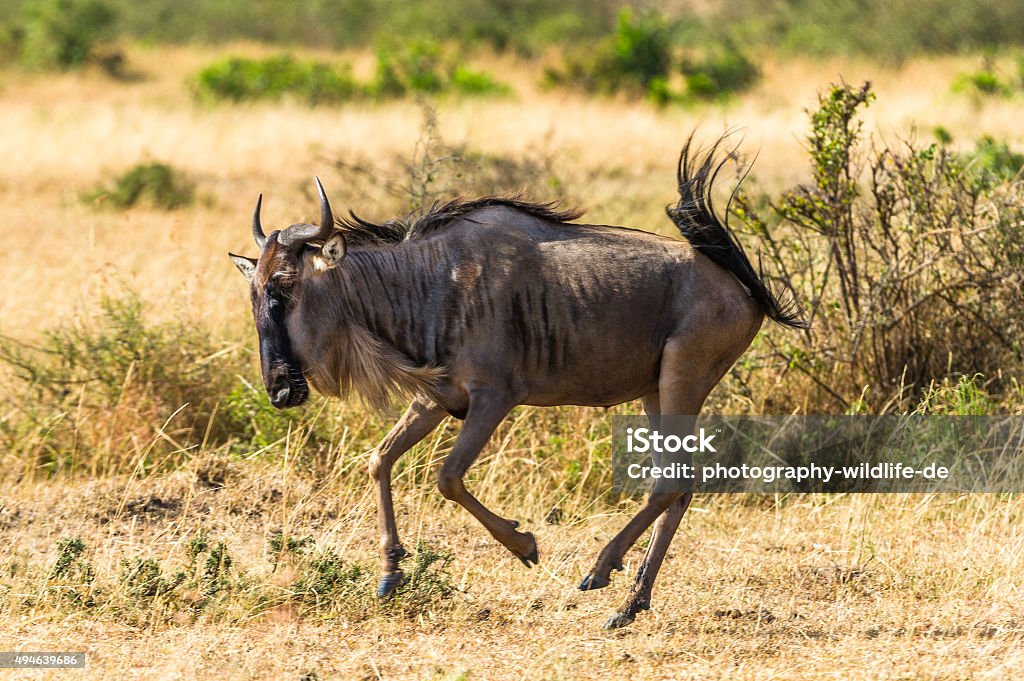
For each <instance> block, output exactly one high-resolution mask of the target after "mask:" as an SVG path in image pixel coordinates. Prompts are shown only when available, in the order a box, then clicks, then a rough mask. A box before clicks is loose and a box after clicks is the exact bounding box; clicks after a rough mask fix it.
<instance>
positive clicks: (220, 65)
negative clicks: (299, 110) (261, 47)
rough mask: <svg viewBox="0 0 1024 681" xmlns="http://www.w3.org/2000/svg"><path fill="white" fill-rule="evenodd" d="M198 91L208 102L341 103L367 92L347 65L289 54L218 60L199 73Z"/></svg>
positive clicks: (197, 94)
mask: <svg viewBox="0 0 1024 681" xmlns="http://www.w3.org/2000/svg"><path fill="white" fill-rule="evenodd" d="M194 90H195V93H196V96H197V97H198V98H199V99H200V100H204V101H220V100H228V101H232V102H243V101H247V100H257V99H270V100H277V99H282V98H284V97H293V98H295V99H298V100H299V101H303V102H305V103H307V104H311V105H317V104H337V103H339V102H346V101H349V100H352V99H356V98H358V97H360V96H362V95H363V94H365V93H364V89H363V88H362V87H360V86H359V84H358V83H356V81H355V80H354V79H353V78H352V75H351V73H350V70H349V67H348V66H347V65H343V66H341V67H338V68H335V67H333V66H331V65H330V64H326V63H323V62H317V61H306V60H300V59H296V58H295V57H292V56H291V55H287V54H283V55H276V56H272V57H267V58H265V59H247V58H244V57H230V58H228V59H224V60H222V61H219V62H216V63H214V64H211V65H209V66H207V67H206V68H204V69H203V70H202V71H200V72H199V74H198V75H197V77H196V80H195V84H194Z"/></svg>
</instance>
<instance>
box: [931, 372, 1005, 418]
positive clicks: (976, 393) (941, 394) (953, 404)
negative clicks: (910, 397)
mask: <svg viewBox="0 0 1024 681" xmlns="http://www.w3.org/2000/svg"><path fill="white" fill-rule="evenodd" d="M998 412H999V405H998V404H997V402H996V401H995V400H994V399H992V396H991V395H989V394H988V391H987V390H986V388H985V377H984V376H982V375H981V374H975V375H974V376H960V377H959V378H956V379H955V380H954V379H953V378H952V377H946V378H944V379H943V380H942V381H941V382H939V383H933V384H932V385H931V386H930V387H929V388H928V390H927V391H926V392H925V394H924V395H923V396H922V397H921V401H920V402H919V403H918V405H917V408H916V409H915V410H914V413H915V414H950V415H954V416H988V415H991V414H996V413H998Z"/></svg>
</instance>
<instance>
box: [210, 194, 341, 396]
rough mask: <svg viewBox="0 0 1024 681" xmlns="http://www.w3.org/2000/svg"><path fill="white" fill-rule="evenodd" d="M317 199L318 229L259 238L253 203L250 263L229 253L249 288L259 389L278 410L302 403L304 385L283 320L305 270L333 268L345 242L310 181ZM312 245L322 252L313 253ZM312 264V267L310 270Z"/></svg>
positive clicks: (295, 298) (301, 228) (301, 226)
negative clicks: (255, 250) (254, 250)
mask: <svg viewBox="0 0 1024 681" xmlns="http://www.w3.org/2000/svg"><path fill="white" fill-rule="evenodd" d="M316 189H317V193H318V194H319V195H320V224H319V225H311V224H305V223H303V224H297V225H292V226H291V227H288V228H287V229H285V230H283V231H277V230H275V231H273V232H271V233H270V235H269V236H268V235H266V234H264V233H263V227H262V225H261V224H260V208H261V206H262V204H263V195H262V194H260V197H259V199H257V201H256V210H255V212H254V213H253V216H252V235H253V238H254V239H255V240H256V245H257V246H259V247H260V257H259V258H258V259H256V260H253V259H252V258H246V257H244V256H240V255H235V254H233V253H229V254H228V255H229V256H230V257H231V260H232V261H233V262H234V263H235V266H236V267H237V268H238V269H239V271H241V272H242V274H243V275H244V276H245V278H246V279H248V280H249V282H250V296H251V298H252V314H253V317H254V318H255V320H256V331H257V333H259V337H260V363H261V367H262V370H263V384H264V386H266V389H267V394H268V395H269V396H270V403H271V404H273V405H274V406H275V407H277V408H278V409H285V408H287V407H295V406H298V405H300V404H302V403H303V402H305V401H306V398H307V397H308V396H309V384H308V383H307V381H306V377H305V375H304V373H305V369H306V367H303V366H301V364H300V362H299V360H298V358H297V357H296V353H295V351H294V349H293V347H292V339H291V337H290V336H289V332H288V324H287V319H288V315H289V313H290V312H292V311H293V310H294V309H295V306H296V304H297V303H298V301H299V300H300V299H301V296H302V284H303V279H304V274H305V270H306V269H307V268H309V267H313V266H316V267H319V268H325V267H333V266H334V265H336V264H338V263H339V262H340V261H341V259H342V258H344V257H345V239H344V237H343V236H342V235H341V234H340V233H337V232H335V231H334V216H333V214H332V213H331V204H330V203H329V202H328V200H327V195H326V193H325V192H324V188H323V185H321V184H320V180H319V178H317V180H316ZM313 243H321V244H322V246H320V247H319V248H314V247H312V246H311V244H313ZM314 261H315V265H314Z"/></svg>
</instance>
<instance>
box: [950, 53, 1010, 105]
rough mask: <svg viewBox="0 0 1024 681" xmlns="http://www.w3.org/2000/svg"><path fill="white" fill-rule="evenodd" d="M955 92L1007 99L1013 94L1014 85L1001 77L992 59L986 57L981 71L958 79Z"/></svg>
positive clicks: (954, 86)
mask: <svg viewBox="0 0 1024 681" xmlns="http://www.w3.org/2000/svg"><path fill="white" fill-rule="evenodd" d="M953 92H956V93H960V94H967V95H971V96H972V97H1007V96H1009V95H1011V94H1012V93H1013V84H1012V83H1011V82H1009V81H1008V80H1006V79H1004V78H1003V77H1002V76H1000V75H999V73H998V71H997V69H996V66H995V63H994V62H993V60H992V58H991V57H989V56H986V57H985V58H984V60H983V61H982V65H981V68H980V69H978V70H977V71H972V72H970V73H962V74H960V75H959V76H957V77H956V79H955V80H954V81H953Z"/></svg>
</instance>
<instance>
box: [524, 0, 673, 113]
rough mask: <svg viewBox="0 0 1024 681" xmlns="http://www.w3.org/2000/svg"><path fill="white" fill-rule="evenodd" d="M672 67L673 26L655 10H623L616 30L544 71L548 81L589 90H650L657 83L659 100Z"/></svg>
mask: <svg viewBox="0 0 1024 681" xmlns="http://www.w3.org/2000/svg"><path fill="white" fill-rule="evenodd" d="M671 65H672V30H671V28H670V26H669V25H668V23H667V22H666V20H665V18H664V17H663V16H662V15H660V14H658V13H655V12H645V13H642V14H640V15H639V16H637V17H635V18H634V16H633V14H632V12H630V11H629V10H626V9H624V10H622V11H621V12H620V13H619V19H618V23H617V25H616V29H615V33H614V34H612V35H611V36H608V37H606V38H604V39H603V40H602V41H599V42H597V43H596V44H588V45H586V46H581V47H578V48H575V49H572V50H569V51H568V52H567V53H566V55H565V60H564V63H563V65H562V67H561V68H548V69H546V70H545V74H544V80H545V83H546V84H547V85H552V86H568V87H576V88H582V89H583V90H586V91H588V92H596V93H600V94H613V93H616V92H627V93H630V94H633V95H644V94H647V93H648V92H649V91H650V89H651V87H652V84H653V87H654V89H655V90H656V91H657V92H656V93H654V94H653V95H652V96H654V97H655V98H657V97H658V96H659V94H663V93H664V91H665V83H666V82H667V81H666V79H667V78H668V74H669V71H670V70H671Z"/></svg>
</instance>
